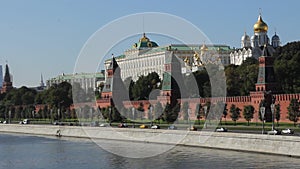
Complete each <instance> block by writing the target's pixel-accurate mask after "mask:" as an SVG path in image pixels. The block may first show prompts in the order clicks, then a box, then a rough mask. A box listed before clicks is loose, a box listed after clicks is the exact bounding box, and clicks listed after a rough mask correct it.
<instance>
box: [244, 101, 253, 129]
mask: <svg viewBox="0 0 300 169" xmlns="http://www.w3.org/2000/svg"><path fill="white" fill-rule="evenodd" d="M253 115H254V107H253V106H252V105H245V106H244V111H243V116H244V118H245V120H247V122H248V126H249V122H250V120H251V119H253Z"/></svg>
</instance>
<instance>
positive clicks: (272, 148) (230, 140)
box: [0, 124, 300, 157]
mask: <svg viewBox="0 0 300 169" xmlns="http://www.w3.org/2000/svg"><path fill="white" fill-rule="evenodd" d="M0 132H2V133H24V134H31V135H47V136H56V135H57V134H58V133H60V134H61V136H62V137H81V138H95V139H113V140H123V141H138V142H147V143H159V144H178V145H183V146H195V147H207V148H218V149H228V150H237V151H250V152H257V153H268V154H277V155H286V156H293V157H300V137H298V136H283V135H258V134H241V133H216V132H209V131H183V130H152V129H131V128H110V127H102V128H101V127H78V126H49V125H15V124H1V125H0Z"/></svg>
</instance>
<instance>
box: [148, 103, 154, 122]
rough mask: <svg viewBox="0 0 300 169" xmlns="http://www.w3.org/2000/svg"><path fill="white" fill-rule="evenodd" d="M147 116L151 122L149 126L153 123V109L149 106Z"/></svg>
mask: <svg viewBox="0 0 300 169" xmlns="http://www.w3.org/2000/svg"><path fill="white" fill-rule="evenodd" d="M149 111H150V112H149V115H150V120H151V126H152V125H153V124H152V123H153V122H152V121H153V114H152V111H153V107H152V106H151V105H150V108H149Z"/></svg>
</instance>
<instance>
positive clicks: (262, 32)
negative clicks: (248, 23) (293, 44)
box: [230, 14, 280, 65]
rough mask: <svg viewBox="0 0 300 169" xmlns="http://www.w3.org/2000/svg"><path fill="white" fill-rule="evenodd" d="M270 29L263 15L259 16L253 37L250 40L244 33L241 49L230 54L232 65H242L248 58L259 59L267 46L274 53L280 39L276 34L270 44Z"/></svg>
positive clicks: (254, 26)
mask: <svg viewBox="0 0 300 169" xmlns="http://www.w3.org/2000/svg"><path fill="white" fill-rule="evenodd" d="M268 29H269V27H268V25H267V24H266V23H265V22H264V21H263V19H262V16H261V14H259V16H258V19H257V22H256V23H255V24H254V25H253V31H254V34H253V36H251V38H250V36H249V35H247V33H246V32H245V33H244V35H243V36H242V38H241V48H238V49H235V50H234V51H232V52H231V53H230V63H231V64H235V65H241V64H242V63H243V61H244V60H246V59H247V58H248V57H254V58H255V59H258V57H260V56H262V54H263V53H262V52H263V47H264V45H267V47H268V48H269V50H270V52H271V53H273V52H274V51H275V49H276V48H277V47H279V46H280V38H279V36H278V35H277V34H276V32H275V35H274V36H273V37H272V41H271V42H270V39H269V37H268Z"/></svg>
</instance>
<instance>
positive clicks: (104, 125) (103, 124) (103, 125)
mask: <svg viewBox="0 0 300 169" xmlns="http://www.w3.org/2000/svg"><path fill="white" fill-rule="evenodd" d="M99 127H107V124H105V123H101V124H100V125H99Z"/></svg>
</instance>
